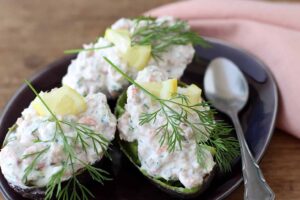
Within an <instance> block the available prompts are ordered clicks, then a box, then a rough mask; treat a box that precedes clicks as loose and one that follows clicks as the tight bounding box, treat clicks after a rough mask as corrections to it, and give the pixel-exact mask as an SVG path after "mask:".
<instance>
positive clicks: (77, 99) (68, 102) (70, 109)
mask: <svg viewBox="0 0 300 200" xmlns="http://www.w3.org/2000/svg"><path fill="white" fill-rule="evenodd" d="M40 96H41V98H42V99H43V101H44V102H45V103H46V105H47V106H48V107H49V108H50V110H51V111H52V112H53V113H54V114H56V115H76V114H78V113H81V112H84V111H85V110H86V109H87V104H86V101H85V99H84V98H83V96H81V95H80V94H79V93H77V92H76V91H75V90H73V89H72V88H70V87H68V86H62V87H60V88H56V89H53V90H51V91H50V92H45V93H41V94H40ZM32 106H33V108H34V109H35V110H36V112H37V113H38V114H39V115H41V116H47V115H50V113H49V112H48V110H47V108H46V107H45V105H44V104H43V103H42V102H41V100H40V99H39V98H38V97H36V98H35V99H34V100H33V102H32Z"/></svg>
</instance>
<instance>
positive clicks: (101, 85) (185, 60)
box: [62, 17, 195, 98]
mask: <svg viewBox="0 0 300 200" xmlns="http://www.w3.org/2000/svg"><path fill="white" fill-rule="evenodd" d="M165 21H167V22H168V23H169V24H170V25H171V24H173V23H175V19H174V18H172V17H161V18H158V19H157V20H156V23H162V22H165ZM144 25H145V24H143V23H140V24H139V26H144ZM111 28H112V29H114V30H120V29H121V30H124V29H125V30H128V31H129V32H130V33H133V32H134V31H135V29H136V28H137V27H136V22H135V21H134V20H131V19H125V18H122V19H120V20H118V21H117V22H115V23H114V24H113V25H112V27H111ZM110 44H111V43H110V42H109V41H107V40H106V39H104V38H103V37H100V38H99V39H98V41H97V42H96V43H95V44H93V43H91V44H87V45H84V46H83V47H84V49H91V48H99V47H105V46H109V45H110ZM118 48H120V47H116V46H112V47H109V48H104V49H98V50H96V51H81V52H80V53H79V54H78V56H77V58H76V59H74V60H72V62H71V64H70V65H69V68H68V72H67V74H66V76H65V77H64V78H63V81H62V82H63V84H65V85H68V86H70V87H72V88H73V89H75V90H76V91H77V92H79V93H80V94H81V95H84V96H85V95H88V94H93V93H97V92H103V93H104V94H106V95H108V97H109V98H111V97H116V96H117V95H118V94H119V93H120V92H121V91H122V90H123V89H124V87H126V86H127V85H128V81H126V80H125V79H124V78H123V77H122V75H120V74H119V73H118V72H116V71H115V70H114V69H113V68H111V66H110V65H109V64H108V63H107V62H106V61H105V60H104V59H103V56H106V57H107V58H108V59H109V60H111V61H112V62H113V63H114V64H116V65H117V66H118V67H120V69H121V70H123V71H124V72H125V73H127V74H128V75H129V76H130V77H132V78H135V77H136V75H137V73H138V70H137V69H136V68H134V67H132V66H129V65H128V63H127V62H125V61H124V60H123V59H122V57H121V54H120V50H122V49H118ZM121 48H122V47H121ZM194 52H195V50H194V48H193V46H192V45H191V44H189V45H174V46H171V47H170V48H169V49H168V50H167V51H166V52H163V53H162V54H161V55H160V59H153V58H151V59H150V60H149V62H148V65H153V64H154V65H157V66H158V67H160V68H161V69H163V70H164V71H166V74H167V76H168V77H169V78H179V77H181V75H182V74H183V71H184V69H185V68H186V66H187V65H188V64H189V63H190V62H191V61H192V58H193V56H194ZM146 67H147V66H146Z"/></svg>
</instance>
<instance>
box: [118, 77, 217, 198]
mask: <svg viewBox="0 0 300 200" xmlns="http://www.w3.org/2000/svg"><path fill="white" fill-rule="evenodd" d="M180 84H181V85H182V86H186V84H184V83H180ZM126 100H127V94H126V91H125V92H123V93H122V94H121V95H120V96H119V98H118V100H117V104H116V107H115V116H116V117H117V119H118V118H120V117H121V115H122V114H123V113H124V112H125V109H124V107H125V104H126ZM116 139H117V141H118V143H119V145H120V149H121V150H122V152H123V153H124V154H125V155H126V157H127V158H128V159H129V160H130V162H131V163H132V164H133V165H134V166H135V167H136V168H138V169H139V171H140V172H141V173H142V174H143V175H144V176H145V177H147V179H148V180H150V182H151V183H152V184H154V185H155V186H156V187H157V188H159V189H160V190H162V191H164V192H165V193H168V194H170V195H172V196H174V197H177V198H182V199H190V198H194V197H197V196H199V195H200V194H202V193H203V192H204V191H205V190H206V189H207V188H208V187H209V185H210V183H211V181H212V180H213V178H214V176H215V174H216V170H217V168H216V167H214V168H213V170H212V171H211V173H210V174H208V175H207V176H206V177H204V180H203V183H202V185H200V186H198V187H196V188H191V189H187V188H184V187H183V186H176V185H178V184H180V182H179V181H176V182H174V183H173V185H172V184H171V183H169V182H168V181H166V180H163V179H162V178H155V177H152V176H150V175H149V174H147V173H146V172H145V171H144V170H142V169H141V167H140V161H139V159H138V154H137V142H126V141H122V140H121V139H120V137H119V134H116ZM175 184H176V185H175ZM180 185H181V184H180Z"/></svg>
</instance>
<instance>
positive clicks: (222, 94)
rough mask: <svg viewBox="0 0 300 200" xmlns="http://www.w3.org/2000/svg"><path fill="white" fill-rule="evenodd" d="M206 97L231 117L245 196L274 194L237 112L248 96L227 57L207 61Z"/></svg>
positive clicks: (263, 198)
mask: <svg viewBox="0 0 300 200" xmlns="http://www.w3.org/2000/svg"><path fill="white" fill-rule="evenodd" d="M204 88H205V95H206V98H207V99H208V100H209V101H210V102H211V103H212V105H213V106H214V107H215V108H216V109H218V110H220V111H221V112H224V113H225V114H227V115H228V116H230V117H231V119H232V121H233V124H234V127H235V130H236V133H237V137H238V140H239V143H240V148H241V157H242V167H243V176H244V184H245V192H244V199H245V200H271V199H275V194H274V192H273V191H272V190H271V188H270V187H269V185H268V184H267V182H266V181H265V179H264V177H263V174H262V171H261V170H260V168H259V166H258V164H257V163H256V162H255V160H254V159H253V156H252V154H251V152H250V150H249V147H248V145H247V143H246V140H245V137H244V133H243V130H242V127H241V125H240V122H239V118H238V113H239V111H240V110H241V109H242V108H243V107H244V106H245V104H246V103H247V100H248V96H249V88H248V84H247V82H246V79H245V77H244V75H243V74H242V72H241V71H240V70H239V68H238V67H237V66H236V65H235V64H234V63H233V62H232V61H230V60H228V59H226V58H216V59H214V60H212V61H211V62H210V64H209V65H208V68H207V70H206V72H205V76H204Z"/></svg>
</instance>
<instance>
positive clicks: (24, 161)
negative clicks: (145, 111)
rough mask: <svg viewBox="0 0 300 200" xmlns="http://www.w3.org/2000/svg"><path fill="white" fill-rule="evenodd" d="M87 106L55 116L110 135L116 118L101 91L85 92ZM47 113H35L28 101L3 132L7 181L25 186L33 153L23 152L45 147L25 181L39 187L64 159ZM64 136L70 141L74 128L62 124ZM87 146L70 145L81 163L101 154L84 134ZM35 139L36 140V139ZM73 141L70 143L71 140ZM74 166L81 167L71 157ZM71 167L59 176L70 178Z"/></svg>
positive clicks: (1, 158) (0, 158)
mask: <svg viewBox="0 0 300 200" xmlns="http://www.w3.org/2000/svg"><path fill="white" fill-rule="evenodd" d="M85 99H86V103H87V110H86V111H85V112H83V113H81V114H78V115H77V116H75V115H68V116H58V118H59V119H63V120H65V121H75V122H78V123H81V124H85V125H86V126H88V127H89V128H91V129H92V130H94V131H95V132H96V133H98V134H101V135H103V136H104V137H105V138H106V139H107V140H109V141H111V140H113V139H114V134H115V129H116V119H115V117H114V115H113V114H112V113H111V111H110V108H109V106H108V105H107V100H106V97H105V95H103V94H101V93H97V94H92V95H88V96H87V97H86V98H85ZM49 119H50V117H47V116H44V117H43V116H39V115H38V114H37V113H36V111H35V110H34V108H33V106H32V104H31V105H30V106H29V107H28V108H26V109H25V110H24V111H23V112H22V116H21V117H20V118H19V119H18V120H17V122H16V125H17V128H16V129H15V130H12V131H11V132H9V133H8V134H7V136H6V139H5V141H6V143H7V144H6V145H5V146H4V147H3V149H2V150H1V152H0V166H1V170H2V173H3V175H4V176H5V178H6V179H7V180H8V182H9V183H11V184H13V185H15V186H19V187H21V188H28V186H26V185H25V183H24V182H23V181H22V178H23V176H24V174H25V170H26V168H27V167H28V166H29V165H30V164H31V163H32V161H33V159H34V158H35V157H34V156H29V157H28V158H24V156H25V155H28V154H32V153H35V152H39V151H41V150H43V149H45V148H48V147H49V150H48V151H46V152H45V153H44V154H42V155H41V156H40V157H39V159H38V161H37V164H36V168H35V169H34V170H33V171H32V172H31V173H30V174H29V176H28V181H29V182H30V183H31V184H32V185H33V186H34V187H43V186H46V184H47V183H48V182H49V180H50V178H51V176H52V175H53V174H55V173H56V172H58V171H59V170H60V169H61V168H62V166H63V162H64V161H65V160H67V153H66V152H65V151H64V148H63V147H64V146H63V141H62V137H55V138H56V139H55V140H53V138H54V134H55V123H54V122H50V121H49ZM61 126H62V128H63V131H64V133H65V136H68V137H69V144H74V140H75V136H76V132H75V130H74V129H73V128H71V127H70V126H68V125H62V124H61ZM84 140H85V142H87V144H88V146H87V148H86V150H87V152H85V151H84V150H83V148H82V145H81V143H78V142H77V144H76V145H74V146H73V147H74V149H75V152H76V156H77V158H78V159H80V160H81V161H83V162H85V163H89V164H93V163H95V162H96V161H98V160H100V159H101V158H102V156H103V150H104V149H102V148H101V146H100V145H99V144H96V145H97V151H98V154H97V152H96V151H95V150H94V147H93V143H92V139H91V138H90V137H88V136H86V137H85V138H84ZM37 141H39V142H37ZM71 141H73V143H71ZM74 166H75V170H76V171H77V170H79V169H81V168H83V164H82V163H81V162H79V161H78V160H75V161H74ZM71 175H72V169H71V168H69V169H68V170H66V172H65V173H64V175H63V180H66V179H68V178H70V176H71Z"/></svg>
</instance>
